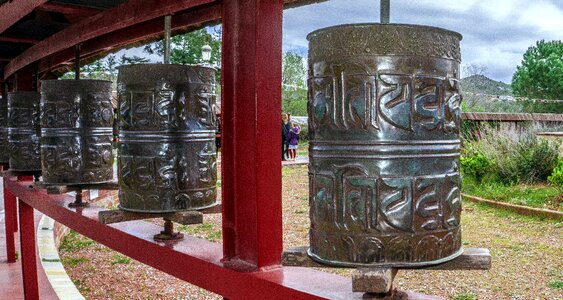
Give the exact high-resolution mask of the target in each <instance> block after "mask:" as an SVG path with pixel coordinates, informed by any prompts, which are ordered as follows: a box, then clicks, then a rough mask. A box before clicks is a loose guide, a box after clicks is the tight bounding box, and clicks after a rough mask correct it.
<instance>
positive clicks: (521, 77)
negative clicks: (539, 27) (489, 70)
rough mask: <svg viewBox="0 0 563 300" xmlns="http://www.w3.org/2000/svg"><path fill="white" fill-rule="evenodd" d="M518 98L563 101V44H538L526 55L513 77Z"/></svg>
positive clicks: (513, 84)
mask: <svg viewBox="0 0 563 300" xmlns="http://www.w3.org/2000/svg"><path fill="white" fill-rule="evenodd" d="M512 91H513V93H514V95H516V96H522V97H530V98H539V99H563V42H561V41H550V42H546V41H544V40H541V41H538V42H536V45H535V46H532V47H530V48H528V50H527V51H526V53H524V59H523V60H522V65H521V66H518V67H517V68H516V72H515V73H514V75H513V76H512Z"/></svg>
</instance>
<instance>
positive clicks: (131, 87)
mask: <svg viewBox="0 0 563 300" xmlns="http://www.w3.org/2000/svg"><path fill="white" fill-rule="evenodd" d="M118 97H119V111H120V113H119V152H118V175H119V202H120V206H119V207H120V208H121V209H123V210H128V211H136V212H150V213H164V212H175V211H183V210H195V209H201V208H205V207H210V206H214V205H216V203H217V202H216V201H217V191H216V182H217V166H216V154H215V127H216V120H215V112H214V104H215V70H214V69H212V68H208V67H199V66H183V65H160V64H148V65H129V66H123V67H120V68H119V77H118Z"/></svg>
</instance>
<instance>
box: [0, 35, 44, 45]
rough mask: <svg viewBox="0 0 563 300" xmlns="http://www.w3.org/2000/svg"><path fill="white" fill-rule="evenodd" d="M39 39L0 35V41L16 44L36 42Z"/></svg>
mask: <svg viewBox="0 0 563 300" xmlns="http://www.w3.org/2000/svg"><path fill="white" fill-rule="evenodd" d="M40 41H41V40H40V39H35V38H28V37H18V36H0V42H8V43H17V44H37V43H39V42H40Z"/></svg>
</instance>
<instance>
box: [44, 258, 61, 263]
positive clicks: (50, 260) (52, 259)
mask: <svg viewBox="0 0 563 300" xmlns="http://www.w3.org/2000/svg"><path fill="white" fill-rule="evenodd" d="M41 261H42V262H59V261H61V260H60V259H58V258H41Z"/></svg>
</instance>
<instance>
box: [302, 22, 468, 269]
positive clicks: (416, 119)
mask: <svg viewBox="0 0 563 300" xmlns="http://www.w3.org/2000/svg"><path fill="white" fill-rule="evenodd" d="M308 40H309V42H310V45H309V101H308V110H309V139H310V142H309V159H310V163H309V167H310V170H309V171H310V172H309V174H310V175H309V180H310V185H309V188H310V198H309V199H310V209H311V212H310V216H311V229H310V249H309V255H310V256H311V257H312V258H313V259H314V260H316V261H319V262H321V263H325V264H329V265H333V266H348V267H359V266H393V267H413V266H424V265H431V264H436V263H441V262H444V261H447V260H450V259H453V258H455V257H456V256H458V255H460V254H461V253H462V247H461V228H460V213H461V196H460V185H461V179H460V173H459V172H460V170H459V152H460V139H459V126H460V116H461V111H460V102H461V95H460V92H461V91H460V83H459V64H460V48H459V42H460V40H461V35H460V34H458V33H455V32H452V31H447V30H443V29H440V28H433V27H426V26H414V25H391V24H355V25H342V26H337V27H331V28H325V29H321V30H318V31H315V32H313V33H311V34H310V35H309V36H308Z"/></svg>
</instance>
